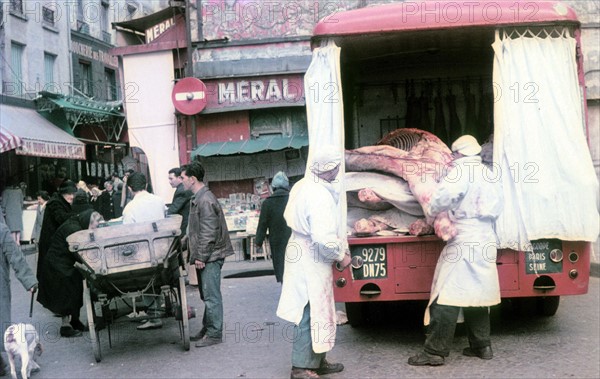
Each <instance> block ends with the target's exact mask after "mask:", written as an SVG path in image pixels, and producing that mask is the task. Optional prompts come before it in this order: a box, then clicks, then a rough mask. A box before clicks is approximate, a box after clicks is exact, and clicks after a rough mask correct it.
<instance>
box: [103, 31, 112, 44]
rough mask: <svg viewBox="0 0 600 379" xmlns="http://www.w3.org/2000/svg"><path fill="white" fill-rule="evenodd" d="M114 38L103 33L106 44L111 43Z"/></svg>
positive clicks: (107, 33)
mask: <svg viewBox="0 0 600 379" xmlns="http://www.w3.org/2000/svg"><path fill="white" fill-rule="evenodd" d="M111 40H112V36H111V34H110V33H109V32H105V31H102V41H104V42H106V43H111Z"/></svg>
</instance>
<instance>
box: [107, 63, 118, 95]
mask: <svg viewBox="0 0 600 379" xmlns="http://www.w3.org/2000/svg"><path fill="white" fill-rule="evenodd" d="M104 84H105V86H106V100H108V101H113V100H117V79H116V76H115V70H111V69H109V68H105V69H104Z"/></svg>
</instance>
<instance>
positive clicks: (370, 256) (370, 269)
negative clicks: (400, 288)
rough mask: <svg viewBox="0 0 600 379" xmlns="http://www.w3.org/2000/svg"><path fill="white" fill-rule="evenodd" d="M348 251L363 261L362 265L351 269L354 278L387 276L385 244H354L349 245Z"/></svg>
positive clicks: (380, 277)
mask: <svg viewBox="0 0 600 379" xmlns="http://www.w3.org/2000/svg"><path fill="white" fill-rule="evenodd" d="M350 253H351V254H352V256H353V257H356V256H358V257H360V258H362V261H363V265H362V267H359V268H353V269H352V275H353V277H354V279H382V278H387V250H386V245H354V246H350Z"/></svg>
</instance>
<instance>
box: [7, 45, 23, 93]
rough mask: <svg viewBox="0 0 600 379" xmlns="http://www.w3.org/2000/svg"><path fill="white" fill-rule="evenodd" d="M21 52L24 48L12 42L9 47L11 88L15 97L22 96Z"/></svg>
mask: <svg viewBox="0 0 600 379" xmlns="http://www.w3.org/2000/svg"><path fill="white" fill-rule="evenodd" d="M23 50H25V46H23V45H21V44H19V43H15V42H13V43H12V44H11V46H10V56H11V68H12V79H13V80H12V82H13V83H11V84H12V85H11V87H12V88H14V91H15V95H22V94H23V86H24V84H23Z"/></svg>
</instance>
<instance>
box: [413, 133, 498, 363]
mask: <svg viewBox="0 0 600 379" xmlns="http://www.w3.org/2000/svg"><path fill="white" fill-rule="evenodd" d="M480 152H481V146H479V144H478V143H477V140H476V139H475V138H474V137H472V136H470V135H464V136H462V137H460V138H458V139H457V140H456V141H455V142H454V143H453V144H452V156H453V157H454V161H453V164H452V167H451V168H450V170H449V172H448V174H447V176H446V177H445V178H444V179H442V180H441V182H440V183H439V187H438V188H437V189H436V191H435V192H434V194H433V195H432V197H431V207H430V211H429V213H430V216H432V217H434V216H435V215H437V214H438V213H440V212H442V211H448V214H449V216H450V219H451V220H452V221H453V222H454V224H455V226H456V230H457V235H456V236H455V237H454V238H452V239H451V240H449V241H448V243H447V244H446V246H445V247H444V249H443V250H442V252H441V254H440V257H439V259H438V262H437V266H436V269H435V273H434V277H433V283H432V285H431V297H430V300H429V305H428V307H427V310H426V311H425V325H428V332H427V337H426V339H425V345H424V348H423V351H422V352H421V353H419V354H417V355H415V356H413V357H410V358H409V359H408V364H410V365H413V366H426V365H430V366H439V365H443V364H444V357H447V356H448V355H449V351H450V345H451V343H452V339H453V337H454V331H455V328H456V322H457V321H458V320H459V319H462V318H463V317H464V321H465V322H466V326H467V329H468V338H469V347H467V348H465V349H464V350H463V355H466V356H468V357H479V358H481V359H492V357H493V353H492V346H491V340H490V317H489V307H490V306H492V305H496V304H498V303H500V285H499V283H498V271H497V269H496V234H495V232H494V221H495V219H496V218H497V217H498V215H499V214H500V212H501V209H502V194H501V192H500V188H499V185H498V184H497V183H496V182H492V181H491V180H490V179H489V178H493V175H491V173H490V172H487V171H488V168H487V167H486V166H485V165H483V164H482V163H481V157H480V156H479V153H480Z"/></svg>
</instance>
